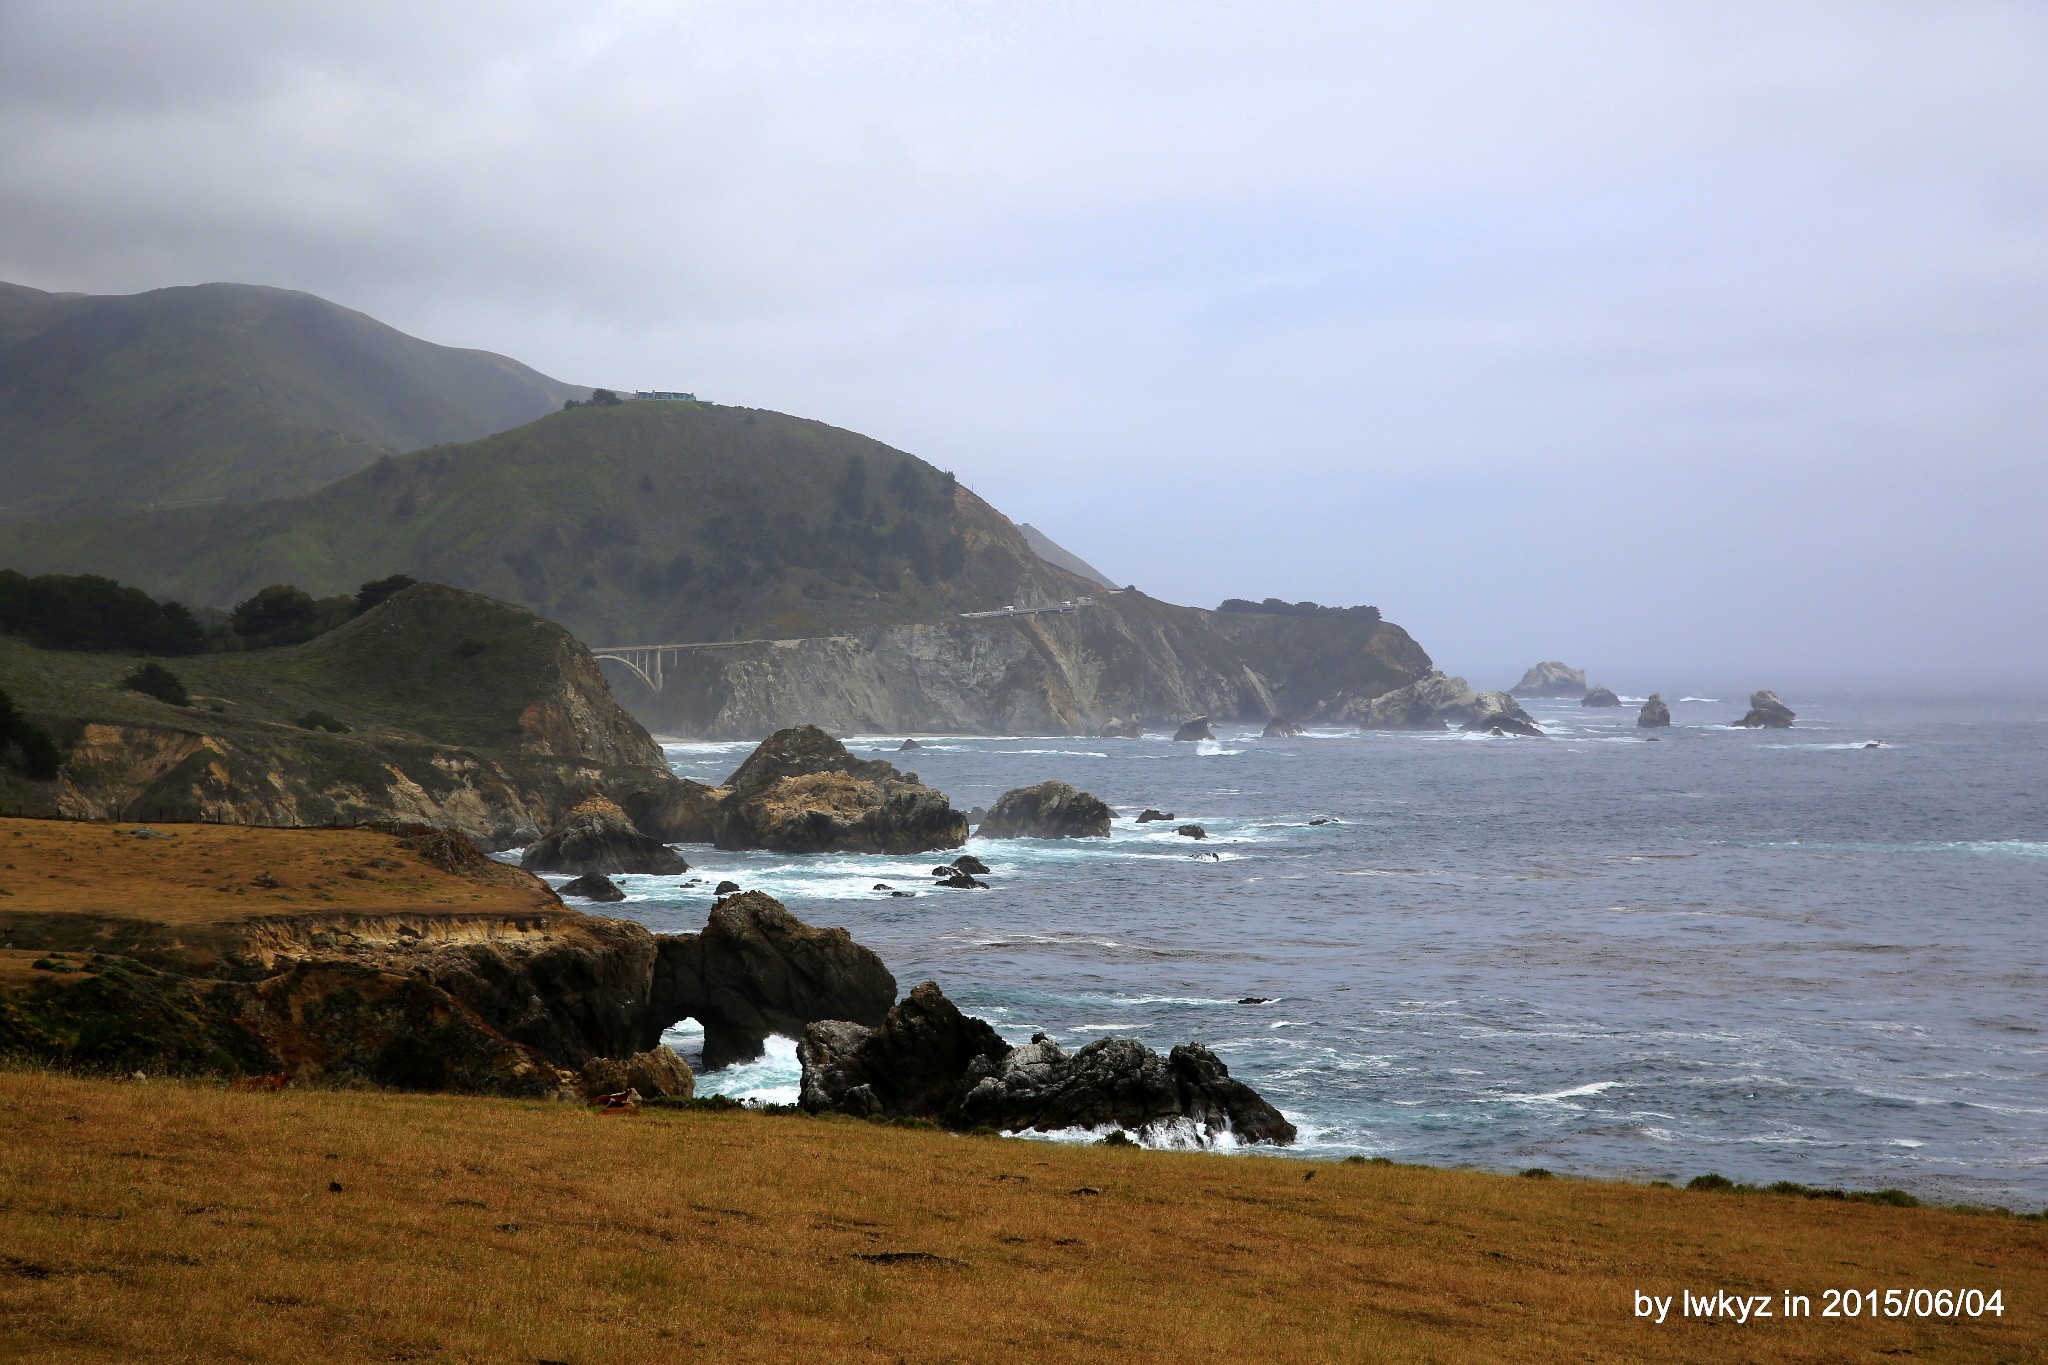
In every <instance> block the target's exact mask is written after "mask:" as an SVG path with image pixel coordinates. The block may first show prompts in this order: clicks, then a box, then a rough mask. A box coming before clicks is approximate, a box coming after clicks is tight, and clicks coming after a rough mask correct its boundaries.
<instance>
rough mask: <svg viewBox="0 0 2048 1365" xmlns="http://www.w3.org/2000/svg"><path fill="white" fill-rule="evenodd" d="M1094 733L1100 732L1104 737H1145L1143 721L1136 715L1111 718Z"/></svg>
mask: <svg viewBox="0 0 2048 1365" xmlns="http://www.w3.org/2000/svg"><path fill="white" fill-rule="evenodd" d="M1096 733H1098V734H1100V735H1101V736H1102V738H1104V739H1143V738H1144V737H1145V723H1144V722H1143V721H1141V720H1139V719H1138V718H1137V717H1136V716H1132V717H1131V718H1130V719H1129V720H1112V721H1110V722H1108V723H1107V724H1105V725H1104V726H1103V727H1102V729H1101V730H1099V731H1097V732H1096Z"/></svg>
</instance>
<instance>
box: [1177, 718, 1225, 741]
mask: <svg viewBox="0 0 2048 1365" xmlns="http://www.w3.org/2000/svg"><path fill="white" fill-rule="evenodd" d="M1173 737H1174V738H1175V739H1178V740H1196V739H1214V738H1216V732H1215V731H1213V730H1211V729H1210V728H1209V718H1208V717H1207V716H1196V717H1195V718H1194V719H1193V720H1190V721H1185V722H1183V723H1182V724H1181V727H1180V729H1178V730H1175V731H1174V732H1173Z"/></svg>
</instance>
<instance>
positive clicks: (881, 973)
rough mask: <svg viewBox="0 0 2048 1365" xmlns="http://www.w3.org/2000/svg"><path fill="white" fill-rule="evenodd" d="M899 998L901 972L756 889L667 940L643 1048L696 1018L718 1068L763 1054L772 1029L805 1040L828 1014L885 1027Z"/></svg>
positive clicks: (709, 1061)
mask: <svg viewBox="0 0 2048 1365" xmlns="http://www.w3.org/2000/svg"><path fill="white" fill-rule="evenodd" d="M895 999H896V978H895V977H893V976H891V975H890V974H889V969H888V968H887V967H885V966H883V965H882V960H881V959H880V958H878V957H876V956H875V955H874V954H873V953H871V952H869V951H868V950H867V949H866V948H863V947H861V946H860V945H859V944H858V943H855V942H854V941H853V938H852V936H851V935H849V934H848V933H847V932H846V931H845V930H844V929H820V928H815V927H813V926H812V925H808V924H805V923H804V922H803V921H802V920H800V919H798V918H797V917H796V916H795V915H792V914H790V913H789V911H788V910H787V909H785V908H784V907H783V905H782V903H781V902H779V901H777V900H775V899H774V898H773V897H771V896H766V895H763V894H762V893H761V892H759V891H749V892H744V893H742V894H740V895H736V896H731V897H728V898H727V899H724V900H721V901H719V902H718V903H717V904H716V905H714V906H712V907H711V918H710V920H709V922H708V923H706V924H705V926H704V930H703V932H702V933H698V934H684V935H680V936H673V937H670V936H664V937H663V938H662V939H661V941H660V955H659V959H658V961H657V963H656V965H655V970H654V981H653V989H652V993H651V999H650V1002H649V1005H648V1011H649V1012H648V1014H647V1016H646V1017H647V1019H648V1021H649V1024H650V1027H651V1030H652V1037H650V1038H648V1040H647V1042H646V1043H645V1044H644V1046H652V1045H653V1043H654V1042H656V1041H658V1040H659V1037H660V1032H661V1029H662V1028H665V1027H667V1026H668V1025H669V1024H672V1023H674V1022H675V1021H676V1020H678V1019H695V1020H696V1021H697V1022H698V1023H700V1024H702V1025H703V1026H704V1065H705V1066H706V1067H707V1068H710V1069H714V1070H715V1069H717V1068H719V1067H722V1066H729V1065H731V1064H732V1063H734V1062H744V1061H749V1060H751V1059H753V1058H755V1057H758V1056H760V1055H761V1051H762V1045H763V1043H765V1042H766V1040H767V1038H768V1035H770V1034H771V1033H779V1034H782V1035H783V1036H784V1037H789V1038H795V1037H799V1036H801V1035H802V1034H803V1031H804V1029H805V1028H806V1027H807V1026H808V1025H810V1024H813V1023H815V1022H817V1021H819V1020H822V1019H845V1020H851V1021H853V1022H855V1023H857V1024H870V1025H872V1024H879V1023H880V1022H881V1021H882V1018H883V1016H884V1015H885V1014H886V1013H887V1011H888V1009H889V1006H890V1004H891V1003H893V1002H894V1001H895Z"/></svg>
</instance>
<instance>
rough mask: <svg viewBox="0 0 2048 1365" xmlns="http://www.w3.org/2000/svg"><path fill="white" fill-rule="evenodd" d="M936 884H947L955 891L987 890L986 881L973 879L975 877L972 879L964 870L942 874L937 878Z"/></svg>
mask: <svg viewBox="0 0 2048 1365" xmlns="http://www.w3.org/2000/svg"><path fill="white" fill-rule="evenodd" d="M936 884H937V885H939V886H949V887H952V888H953V889H954V890H956V891H986V890H988V883H987V882H982V881H976V880H975V879H974V878H973V877H971V876H969V875H968V874H967V873H965V872H951V873H948V874H947V875H946V876H943V877H941V878H939V880H938V882H937V883H936Z"/></svg>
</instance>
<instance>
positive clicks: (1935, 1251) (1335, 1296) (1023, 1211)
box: [0, 987, 2048, 1365]
mask: <svg viewBox="0 0 2048 1365" xmlns="http://www.w3.org/2000/svg"><path fill="white" fill-rule="evenodd" d="M72 989H76V987H73V988H72ZM0 1114H5V1115H6V1116H7V1120H8V1121H7V1122H6V1123H4V1124H0V1169H5V1170H6V1171H7V1172H8V1173H9V1175H8V1177H7V1178H8V1182H9V1184H8V1199H7V1201H6V1202H5V1203H4V1204H0V1239H4V1245H5V1246H6V1249H7V1257H6V1259H5V1260H4V1261H0V1266H4V1267H5V1268H6V1273H0V1312H4V1313H5V1315H6V1318H5V1320H6V1321H7V1322H8V1324H9V1329H10V1332H11V1333H12V1337H13V1339H14V1340H15V1341H17V1342H18V1348H17V1349H18V1350H19V1352H20V1353H21V1354H22V1355H24V1356H25V1357H27V1358H32V1359H39V1360H43V1359H47V1360H66V1361H85V1360H135V1359H142V1358H166V1359H169V1358H175V1359H186V1360H217V1359H235V1360H245V1361H290V1362H299V1361H306V1360H324V1361H357V1360H393V1359H399V1358H405V1359H418V1360H424V1359H433V1360H493V1361H534V1360H540V1361H550V1360H560V1361H599V1360H603V1361H616V1360H649V1361H671V1360H686V1359H687V1360H717V1361H733V1362H746V1361H788V1360H806V1361H896V1360H912V1361H983V1360H1029V1361H1034V1362H1036V1361H1044V1362H1057V1361H1069V1360H1073V1361H1101V1360H1117V1361H1170V1362H1173V1365H1194V1363H1196V1362H1212V1361H1213V1362H1232V1365H1235V1362H1241V1361H1271V1362H1284V1363H1287V1365H1292V1363H1293V1362H1302V1363H1303V1365H1307V1362H1321V1361H1338V1360H1343V1361H1364V1360H1371V1361H1433V1362H1464V1361H1501V1360H1514V1361H1528V1362H1550V1361H1560V1362H1566V1361H1568V1362H1575V1363H1576V1362H1580V1361H1587V1360H1601V1361H1609V1360H1630V1361H1673V1362H1676V1361H1705V1360H1716V1361H1719V1360H1772V1361H1799V1362H1807V1361H1811V1362H1822V1361H1843V1360H1879V1359H1895V1358H1898V1357H1902V1356H1906V1357H1913V1358H1916V1359H1925V1358H1929V1357H1932V1358H1936V1359H1939V1360H1943V1361H1955V1362H1980V1361H1981V1362H1992V1361H2021V1360H2038V1359H2039V1358H2040V1356H2039V1346H2040V1310H2039V1304H2040V1303H2041V1301H2042V1295H2043V1293H2044V1292H2048V1251H2044V1247H2048V1243H2044V1240H2043V1238H2042V1235H2041V1225H2040V1223H2039V1222H2038V1221H2033V1220H2021V1219H2018V1218H2008V1217H1998V1216H1988V1217H1987V1216H1971V1215H1968V1214H1963V1213H1955V1212H1949V1211H1946V1210H1937V1209H1911V1208H1887V1207H1883V1206H1876V1205H1870V1204H1857V1203H1843V1202H1834V1201H1816V1200H1806V1199H1797V1198H1787V1197H1783V1196H1777V1195H1768V1194H1725V1193H1724V1194H1713V1193H1705V1192H1689V1191H1683V1190H1670V1189H1662V1190H1659V1189H1645V1188H1643V1187H1641V1186H1631V1185H1624V1184H1619V1183H1601V1182H1594V1181H1584V1180H1565V1179H1554V1180H1522V1179H1517V1178H1515V1177H1513V1176H1499V1175H1483V1174H1480V1173H1477V1172H1472V1171H1444V1170H1430V1169H1425V1168H1421V1167H1413V1166H1394V1165H1371V1164H1344V1163H1333V1162H1317V1163H1309V1162H1305V1161H1289V1160H1262V1159H1256V1158H1251V1157H1244V1156H1223V1155H1217V1154H1213V1153H1205V1152H1204V1153H1198V1152H1154V1151H1144V1150H1134V1149H1123V1148H1103V1147H1093V1146H1089V1147H1081V1146H1071V1145H1068V1144H1065V1143H1051V1142H1027V1141H1020V1140H1015V1139H1009V1140H1005V1139H995V1138H988V1139H978V1138H963V1137H955V1136H953V1135H951V1134H946V1133H936V1132H916V1131H906V1130H903V1129H898V1128H889V1127H884V1126H881V1125H877V1124H866V1123H859V1122H855V1121H852V1120H844V1121H832V1120H823V1119H804V1118H798V1117H782V1116H769V1115H764V1114H755V1113H747V1112H737V1113H717V1112H705V1111H702V1110H689V1109H684V1110H679V1111H666V1110H657V1109H654V1108H651V1107H650V1108H646V1109H643V1110H642V1111H641V1112H640V1114H638V1115H637V1116H621V1115H612V1116H600V1115H597V1114H593V1113H591V1112H590V1111H587V1110H582V1109H578V1108H573V1107H570V1106H567V1105H561V1104H547V1103H534V1102H522V1101H517V1100H482V1099H468V1098H458V1097H448V1096H413V1095H394V1094H378V1093H370V1092H364V1091H317V1090H306V1091H302V1090H299V1089H297V1088H296V1087H295V1088H294V1089H292V1090H290V1091H287V1092H285V1093H283V1094H238V1093H234V1092H232V1091H228V1090H225V1089H222V1088H220V1087H218V1086H212V1085H206V1084H202V1083H190V1082H177V1081H167V1080H162V1079H153V1080H151V1081H149V1082H148V1083H146V1084H138V1083H136V1082H133V1081H114V1080H98V1079H87V1078H81V1077H73V1076H62V1075H52V1074H48V1073H44V1072H38V1071H30V1070H22V1069H12V1070H4V1071H0ZM74 1119H75V1120H77V1121H73V1120H74ZM1309 1176H1313V1177H1314V1178H1313V1179H1308V1178H1306V1177H1309ZM1850 1285H1853V1286H1855V1287H1857V1288H1859V1289H1867V1288H1871V1287H1873V1286H1875V1287H1878V1288H1903V1289H1908V1290H1911V1289H1916V1288H1925V1289H1976V1290H1979V1291H1981V1292H1983V1293H1984V1294H1986V1295H1988V1294H1989V1293H1990V1291H1991V1290H1993V1289H1994V1288H1996V1289H1999V1290H2001V1291H2002V1297H2001V1304H2002V1311H2001V1313H2000V1314H1999V1315H1997V1316H1993V1315H1991V1314H1989V1313H1984V1314H1982V1315H1981V1316H1978V1317H1974V1318H1972V1317H1967V1316H1965V1317H1962V1318H1960V1319H1954V1320H1931V1319H1927V1318H1904V1319H1892V1318H1882V1317H1877V1316H1875V1315H1873V1314H1870V1313H1864V1314H1862V1315H1860V1316H1859V1317H1857V1318H1855V1319H1843V1318H1825V1317H1822V1316H1820V1314H1821V1311H1822V1309H1823V1306H1824V1305H1823V1302H1822V1299H1821V1292H1822V1290H1823V1289H1826V1288H1831V1287H1833V1288H1839V1287H1842V1286H1850ZM1716 1289H1727V1290H1728V1291H1729V1293H1730V1296H1731V1297H1733V1296H1734V1295H1735V1294H1765V1295H1768V1296H1769V1301H1770V1304H1771V1307H1772V1309H1773V1315H1772V1316H1771V1317H1770V1318H1768V1319H1757V1320H1752V1321H1751V1322H1749V1323H1747V1324H1744V1325H1740V1326H1738V1325H1736V1323H1735V1322H1734V1321H1733V1320H1732V1319H1731V1318H1721V1319H1719V1320H1714V1319H1702V1318H1699V1317H1687V1316H1684V1315H1683V1314H1682V1313H1681V1311H1680V1308H1679V1306H1678V1304H1677V1303H1676V1302H1674V1303H1673V1304H1672V1305H1671V1307H1670V1312H1669V1314H1668V1316H1667V1317H1666V1318H1665V1320H1664V1321H1662V1322H1661V1323H1660V1322H1657V1321H1654V1320H1652V1319H1645V1318H1638V1317H1637V1316H1636V1312H1635V1307H1634V1304H1635V1299H1634V1296H1635V1295H1636V1294H1637V1293H1648V1294H1653V1295H1656V1296H1658V1297H1665V1296H1669V1298H1670V1299H1672V1300H1674V1301H1676V1300H1677V1299H1678V1296H1679V1295H1680V1294H1681V1293H1682V1292H1684V1291H1692V1292H1695V1293H1701V1292H1704V1293H1705V1294H1707V1296H1708V1297H1712V1296H1713V1293H1714V1291H1715V1290H1716ZM1781 1290H1782V1291H1790V1292H1793V1293H1797V1294H1804V1295H1807V1296H1808V1307H1809V1310H1810V1312H1811V1314H1812V1316H1806V1317H1786V1316H1784V1313H1783V1309H1782V1307H1781V1300H1780V1298H1779V1294H1780V1291H1781ZM2030 1341H2031V1342H2033V1343H2034V1345H2032V1346H2029V1345H2028V1344H2027V1343H2028V1342H2030Z"/></svg>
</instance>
